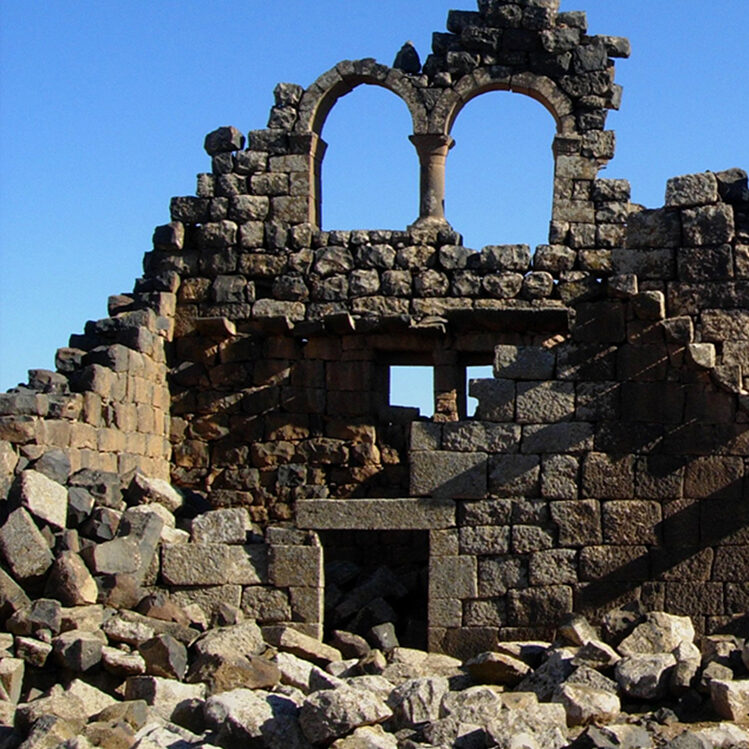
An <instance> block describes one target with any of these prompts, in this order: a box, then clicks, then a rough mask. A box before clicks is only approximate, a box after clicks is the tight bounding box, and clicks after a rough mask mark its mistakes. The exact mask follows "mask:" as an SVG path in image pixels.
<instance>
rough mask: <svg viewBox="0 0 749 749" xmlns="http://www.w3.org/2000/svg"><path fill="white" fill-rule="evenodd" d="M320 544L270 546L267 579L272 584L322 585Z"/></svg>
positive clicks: (283, 585) (280, 585) (286, 585)
mask: <svg viewBox="0 0 749 749" xmlns="http://www.w3.org/2000/svg"><path fill="white" fill-rule="evenodd" d="M323 579H324V578H323V555H322V547H321V546H271V547H270V548H269V552H268V580H269V582H270V583H271V584H272V585H276V586H277V587H280V588H284V587H289V586H297V587H303V586H307V587H313V588H319V587H322V585H323Z"/></svg>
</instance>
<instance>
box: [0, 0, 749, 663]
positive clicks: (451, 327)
mask: <svg viewBox="0 0 749 749" xmlns="http://www.w3.org/2000/svg"><path fill="white" fill-rule="evenodd" d="M478 5H479V8H478V10H477V11H452V12H451V13H450V14H449V17H448V23H447V33H438V34H435V35H434V42H433V53H432V54H431V55H430V56H429V57H428V59H427V60H426V61H425V63H424V65H423V67H422V66H421V65H420V64H419V63H417V62H415V61H414V60H413V59H412V56H409V55H408V54H404V55H401V56H399V60H398V61H396V64H397V66H398V67H392V68H391V67H387V66H385V65H382V64H379V63H377V62H375V61H374V60H371V59H365V60H359V61H354V62H351V61H344V62H341V63H339V64H338V65H336V66H335V67H333V68H332V69H331V70H329V71H328V72H326V73H324V74H323V75H322V76H320V78H318V80H317V81H315V82H314V83H313V84H312V85H311V86H310V87H309V88H307V89H303V88H301V87H299V86H296V85H291V84H280V85H279V86H278V87H277V88H276V90H275V106H274V107H273V108H272V110H271V114H270V119H269V122H268V127H267V128H265V129H260V130H254V131H251V132H250V133H249V134H248V137H247V140H246V141H245V138H244V137H243V136H242V135H241V134H240V133H239V132H238V131H236V130H235V129H234V128H220V129H218V130H216V131H215V132H213V133H211V134H209V135H208V136H207V137H206V141H205V148H206V150H207V152H208V154H209V156H210V157H211V165H210V166H211V170H210V172H207V173H204V174H200V175H199V176H198V187H197V194H196V195H195V196H189V197H178V198H174V199H173V200H172V202H171V216H170V219H171V221H170V222H169V223H167V224H165V225H164V226H160V227H158V228H157V229H156V231H155V233H154V249H153V251H152V252H149V253H148V254H147V255H146V257H145V260H144V276H143V278H141V279H138V281H137V282H136V284H135V288H134V291H133V293H132V294H125V295H118V296H114V297H111V298H110V300H109V315H110V316H109V317H107V318H106V319H103V320H99V321H96V322H89V323H87V325H86V328H85V331H84V332H83V334H80V335H74V336H72V337H71V340H70V345H69V347H67V348H63V349H60V350H59V352H58V355H57V369H58V371H57V373H50V372H43V371H33V372H32V373H31V377H30V381H29V383H28V385H27V386H25V387H21V388H17V389H16V390H14V391H12V392H9V393H8V394H5V395H2V396H0V439H2V440H4V442H3V443H0V444H2V464H1V466H2V468H3V473H2V474H0V483H2V484H3V486H2V487H0V488H2V489H3V490H7V489H8V488H9V487H10V486H11V484H12V482H13V481H14V480H15V478H14V474H18V473H19V472H20V471H21V470H23V469H24V468H26V467H28V468H33V466H34V461H37V460H38V459H40V458H41V457H42V456H43V455H44V453H45V451H47V450H49V449H50V448H60V449H62V450H63V451H64V452H65V453H66V454H67V455H68V457H69V459H70V462H71V469H72V472H73V474H74V475H75V472H76V471H78V470H79V469H95V470H99V471H103V472H108V473H117V474H120V475H122V476H125V475H128V472H131V471H133V470H135V469H138V470H140V471H141V472H143V473H145V474H146V475H148V476H151V477H156V478H162V479H168V478H171V481H172V482H173V483H174V484H175V485H176V486H179V487H181V488H183V489H184V490H185V492H188V493H189V492H193V494H191V495H190V496H192V497H193V498H194V497H196V496H198V497H204V498H205V499H206V500H207V503H206V504H203V505H200V503H199V502H197V500H194V499H193V500H192V501H193V506H200V507H202V508H203V509H207V508H208V507H210V508H214V509H215V508H229V507H232V508H236V507H244V508H246V509H247V510H248V512H249V515H250V517H251V519H252V521H253V522H254V523H256V524H257V526H258V527H259V528H260V529H262V530H263V531H264V536H263V537H262V538H261V537H260V536H257V535H256V536H254V537H253V538H252V539H251V540H253V541H254V543H249V544H247V543H245V542H246V541H247V539H235V540H234V541H233V542H230V543H225V544H217V543H214V544H198V543H190V544H186V543H173V544H162V548H161V551H160V556H157V557H155V560H156V561H155V562H154V563H153V564H151V565H150V567H149V568H148V570H144V571H143V575H142V576H141V578H140V580H139V584H141V585H142V586H144V588H143V589H145V590H147V589H148V588H149V587H153V586H161V587H166V588H168V589H169V590H170V591H172V592H173V593H174V594H175V596H176V597H178V598H180V597H181V598H180V599H181V600H197V601H199V602H200V603H201V604H202V605H205V606H206V607H208V608H210V607H211V606H213V605H214V604H215V603H216V602H217V601H220V600H223V601H231V602H235V603H236V604H237V605H240V604H241V605H242V606H243V607H245V609H246V610H247V611H248V613H250V614H252V615H255V616H256V617H257V618H258V620H259V621H261V623H263V624H272V623H275V622H282V621H291V622H294V623H295V624H296V626H298V627H299V628H300V629H302V630H303V631H305V632H307V633H311V634H315V635H316V636H320V635H321V633H322V626H323V623H324V620H325V616H326V614H325V607H324V590H325V576H324V573H323V565H324V561H325V560H326V559H330V558H336V559H338V558H341V559H345V558H347V556H350V555H352V554H356V553H359V554H362V552H361V549H366V550H367V551H366V553H365V556H366V555H369V556H370V557H374V558H378V559H387V560H390V561H394V560H396V559H397V558H398V557H402V556H403V555H404V554H406V552H407V550H409V549H410V550H412V551H414V550H415V551H414V553H413V555H412V557H413V558H412V559H409V562H410V563H411V564H412V565H415V568H416V569H417V572H416V574H415V575H412V577H415V578H417V580H416V582H415V583H414V585H415V586H416V587H418V585H423V586H425V588H426V590H425V592H424V596H423V602H424V604H423V605H424V611H423V612H422V614H421V615H420V616H421V620H422V622H423V636H424V637H425V638H426V642H427V643H428V646H429V647H430V648H431V649H433V650H441V651H445V652H449V653H454V654H458V655H461V656H466V655H469V654H471V653H475V652H479V651H483V650H490V649H491V648H492V644H493V643H496V641H497V639H519V638H525V639H533V638H546V637H549V636H550V633H551V631H553V629H554V628H555V626H556V623H557V621H558V620H559V617H560V616H561V615H563V614H564V613H566V612H570V611H579V612H582V613H586V614H591V615H593V616H596V615H597V614H598V613H599V612H600V611H602V610H607V609H610V608H611V607H612V606H614V605H617V604H620V603H626V602H628V601H631V600H639V601H641V602H642V603H643V604H644V605H645V606H646V607H647V608H649V609H662V610H666V611H670V612H672V613H678V614H688V615H690V616H692V617H693V619H694V621H695V622H696V624H697V626H698V627H700V628H701V629H702V630H703V631H705V632H716V631H721V630H722V629H725V628H730V627H731V626H733V625H734V624H735V620H736V618H737V617H740V616H742V615H743V614H744V613H745V612H746V610H747V609H748V608H749V605H748V604H749V588H748V587H747V582H746V581H747V580H749V531H747V522H749V502H747V500H749V393H747V389H749V189H748V188H747V178H746V174H745V173H743V172H741V171H740V170H730V171H727V172H720V173H712V172H706V173H703V174H698V175H688V176H683V177H677V178H675V179H673V180H670V181H669V183H668V185H667V187H666V201H665V206H664V207H663V208H660V209H657V210H645V209H643V208H642V207H641V206H638V205H635V204H632V203H631V202H630V190H629V185H628V183H627V182H626V181H624V180H610V179H599V178H598V174H599V170H600V169H601V168H602V167H604V166H605V165H606V163H607V162H608V161H609V160H610V159H611V158H612V157H613V155H614V134H613V132H611V131H609V130H606V129H605V122H606V115H607V112H608V110H609V109H616V108H618V106H619V102H620V98H621V90H620V88H619V87H618V86H617V85H616V84H615V83H614V58H621V57H626V56H628V54H629V44H628V42H627V41H626V40H625V39H622V38H619V37H609V36H588V35H587V33H586V32H587V29H586V19H585V14H584V13H581V12H559V8H558V2H557V0H523V1H521V0H514V2H505V1H504V0H479V4H478ZM359 85H376V86H381V87H384V88H386V89H388V90H389V91H391V92H392V93H393V94H394V95H395V96H398V97H400V98H401V99H402V100H403V101H404V102H405V103H406V105H407V106H408V109H409V111H410V113H411V116H412V120H413V135H412V136H411V140H412V142H413V144H414V147H415V148H416V150H417V152H418V155H419V162H420V166H421V179H420V184H421V201H420V215H419V216H418V217H417V218H416V220H415V222H414V223H413V224H412V225H411V226H409V227H406V228H399V229H397V230H391V229H387V230H385V229H382V230H362V231H330V232H328V231H322V230H321V228H320V227H321V221H320V216H321V210H322V209H321V202H322V201H321V187H320V185H321V179H320V174H321V168H322V162H323V158H324V152H325V143H324V142H323V141H322V139H321V137H320V133H321V131H322V127H323V124H324V122H325V118H326V116H327V115H328V113H329V112H330V111H331V109H332V108H333V107H334V106H335V103H336V101H337V100H338V99H339V98H340V97H341V96H344V95H345V94H347V93H348V92H350V91H351V90H352V89H354V88H355V87H357V86H359ZM496 90H499V91H509V92H515V93H519V94H524V95H527V96H530V97H532V98H534V99H536V100H538V101H539V102H541V103H542V104H543V105H544V106H545V107H546V109H547V110H548V111H549V113H550V115H551V116H552V117H553V118H554V120H555V122H556V136H555V138H554V142H553V143H552V144H550V145H551V147H552V150H553V154H554V163H555V177H554V200H553V214H552V216H551V221H550V231H549V244H548V245H543V246H540V247H538V248H536V249H535V252H533V253H532V252H531V249H530V248H529V247H527V246H524V245H495V246H489V247H485V248H483V249H482V250H481V251H474V250H472V249H469V248H467V247H464V246H463V245H462V244H461V237H460V235H459V234H458V233H457V231H455V230H454V229H453V228H452V227H451V226H449V224H448V223H447V222H446V221H445V218H444V213H443V208H444V168H445V162H446V159H447V158H448V151H449V149H450V146H451V144H452V139H451V137H450V131H451V128H452V125H453V123H454V122H455V120H456V118H457V117H458V116H459V114H460V110H461V109H462V107H463V106H464V105H465V104H466V103H467V102H468V101H470V100H471V99H472V98H474V97H476V96H479V95H481V94H483V93H486V92H488V91H496ZM245 143H246V147H245ZM399 364H419V365H426V366H429V367H432V368H433V371H434V416H433V417H430V418H424V417H420V416H419V415H418V413H417V412H414V411H413V410H411V409H404V408H399V407H395V406H392V405H391V403H390V398H389V372H390V368H391V367H392V366H394V365H399ZM477 364H493V367H494V377H493V378H490V379H482V380H474V381H472V382H470V383H467V382H466V368H467V367H469V366H473V365H477ZM468 392H470V394H471V395H473V396H474V397H476V398H477V399H478V401H479V406H478V409H477V411H476V414H475V415H474V416H471V417H468V416H467V407H466V400H467V395H468ZM71 481H72V479H71ZM93 512H94V513H95V512H96V509H94V510H93ZM193 514H194V512H193ZM41 524H42V525H43V523H41ZM53 530H54V529H53ZM354 532H356V533H354ZM390 534H392V535H390ZM51 535H52V537H53V538H52V539H51V541H50V542H51V543H53V544H54V543H57V542H58V541H59V539H58V541H56V540H55V538H54V533H52V534H51ZM352 539H354V540H352ZM391 541H392V542H391ZM357 549H358V551H357ZM406 555H407V554H406ZM407 556H408V555H407ZM419 565H421V572H419V571H418V568H419ZM415 589H416V588H414V590H415ZM103 595H104V597H105V600H106V594H103ZM414 595H415V598H416V599H417V600H420V599H419V596H418V595H416V594H414ZM110 602H113V603H116V602H117V601H116V600H112V601H110ZM127 604H128V605H134V601H132V600H130V601H128V602H127ZM416 618H417V619H419V615H416Z"/></svg>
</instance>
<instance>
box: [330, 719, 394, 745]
mask: <svg viewBox="0 0 749 749" xmlns="http://www.w3.org/2000/svg"><path fill="white" fill-rule="evenodd" d="M330 746H331V749H398V740H397V739H396V738H395V736H393V734H391V733H387V732H386V731H385V730H384V729H383V727H382V726H380V725H376V726H362V727H361V728H357V729H356V730H355V731H354V732H353V733H352V734H351V735H350V736H346V737H345V738H343V739H338V741H334V742H333V743H332V744H331V745H330Z"/></svg>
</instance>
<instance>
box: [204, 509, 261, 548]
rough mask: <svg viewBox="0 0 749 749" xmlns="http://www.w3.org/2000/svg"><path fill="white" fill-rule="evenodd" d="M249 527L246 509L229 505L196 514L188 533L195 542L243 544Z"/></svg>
mask: <svg viewBox="0 0 749 749" xmlns="http://www.w3.org/2000/svg"><path fill="white" fill-rule="evenodd" d="M250 528H251V522H250V516H249V515H248V513H247V510H246V509H245V508H244V507H230V508H225V509H220V510H212V511H210V512H204V513H203V514H202V515H198V517H196V518H195V519H194V520H193V521H192V525H191V527H190V535H191V537H192V541H193V543H196V544H244V543H246V541H247V531H249V530H250Z"/></svg>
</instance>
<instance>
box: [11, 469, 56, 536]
mask: <svg viewBox="0 0 749 749" xmlns="http://www.w3.org/2000/svg"><path fill="white" fill-rule="evenodd" d="M66 478H67V477H66ZM11 496H12V498H13V500H14V501H16V502H18V503H19V504H20V505H21V506H23V507H25V508H26V509H27V510H28V511H29V512H30V513H31V514H32V515H34V517H36V518H38V519H39V520H41V521H42V522H45V523H48V524H49V525H51V526H52V527H53V528H56V529H62V528H64V527H65V523H66V520H67V512H68V491H67V489H66V488H65V487H64V486H61V485H60V484H58V483H57V482H56V481H52V480H51V479H49V478H47V476H45V475H44V474H43V473H40V472H39V471H36V470H26V471H22V472H21V474H20V475H19V476H18V478H17V479H16V482H15V485H14V487H13V489H12V492H11Z"/></svg>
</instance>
